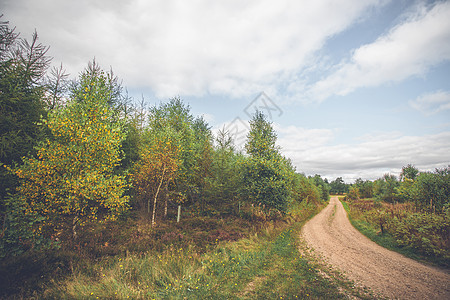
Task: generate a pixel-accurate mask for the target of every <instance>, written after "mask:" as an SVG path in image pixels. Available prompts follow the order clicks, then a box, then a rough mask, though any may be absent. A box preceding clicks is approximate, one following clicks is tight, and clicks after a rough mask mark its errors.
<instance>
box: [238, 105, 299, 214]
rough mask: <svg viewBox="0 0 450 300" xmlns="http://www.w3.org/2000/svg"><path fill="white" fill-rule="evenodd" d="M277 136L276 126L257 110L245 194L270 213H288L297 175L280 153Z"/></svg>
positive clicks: (249, 142)
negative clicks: (272, 210)
mask: <svg viewBox="0 0 450 300" xmlns="http://www.w3.org/2000/svg"><path fill="white" fill-rule="evenodd" d="M276 137H277V136H276V133H275V130H274V129H273V127H272V124H271V123H270V122H269V121H268V120H267V119H266V117H265V115H264V114H263V113H261V112H259V111H257V112H256V113H255V114H254V116H253V118H252V120H251V121H250V132H249V134H248V136H247V143H246V145H245V149H246V151H247V153H248V154H249V156H250V157H249V158H248V159H247V160H246V161H245V162H244V164H245V165H244V168H243V186H244V188H243V192H244V194H245V196H246V198H247V200H248V201H250V202H251V203H253V204H254V205H259V206H261V207H263V208H265V209H266V211H267V210H270V209H276V210H278V211H281V212H286V211H287V208H288V204H289V201H290V200H291V198H290V196H291V193H290V189H289V188H290V183H291V182H292V177H291V176H293V174H294V172H293V170H292V168H291V165H290V162H289V161H288V160H286V159H285V158H284V157H282V156H281V154H280V153H279V148H278V147H277V146H276V144H275V143H276Z"/></svg>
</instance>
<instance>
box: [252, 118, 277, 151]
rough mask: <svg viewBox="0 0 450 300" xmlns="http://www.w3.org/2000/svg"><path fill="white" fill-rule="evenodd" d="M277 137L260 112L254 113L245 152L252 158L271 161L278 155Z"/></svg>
mask: <svg viewBox="0 0 450 300" xmlns="http://www.w3.org/2000/svg"><path fill="white" fill-rule="evenodd" d="M276 140H277V135H276V133H275V130H273V128H272V124H271V123H270V122H269V121H267V119H266V116H265V115H264V114H263V113H262V112H261V111H256V112H255V114H254V115H253V118H252V120H251V121H250V132H249V133H248V136H247V143H246V144H245V150H246V151H247V153H248V154H249V155H251V156H252V157H257V158H265V159H271V158H273V157H274V156H275V155H276V154H277V153H278V147H276V146H275V142H276Z"/></svg>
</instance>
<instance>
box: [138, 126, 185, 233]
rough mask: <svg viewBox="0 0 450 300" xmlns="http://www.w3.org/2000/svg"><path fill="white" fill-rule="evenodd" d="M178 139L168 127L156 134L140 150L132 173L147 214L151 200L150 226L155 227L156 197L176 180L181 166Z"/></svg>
mask: <svg viewBox="0 0 450 300" xmlns="http://www.w3.org/2000/svg"><path fill="white" fill-rule="evenodd" d="M179 138H180V137H179V135H178V134H177V133H176V132H175V131H174V130H173V129H172V128H170V127H168V128H166V129H164V130H161V131H158V132H156V133H155V134H154V135H153V136H152V137H151V141H150V143H149V145H148V146H147V147H145V148H144V149H142V153H141V159H140V161H139V162H138V163H137V166H136V168H135V172H134V173H133V181H134V186H135V188H136V192H137V193H138V195H140V196H142V197H143V198H144V200H145V199H146V201H147V211H148V213H150V200H151V199H153V211H152V226H154V225H156V205H157V200H158V196H159V195H160V192H161V190H162V189H166V188H167V187H168V185H169V183H170V182H171V181H173V180H174V179H175V178H176V176H177V171H178V169H179V166H180V164H181V161H180V141H179Z"/></svg>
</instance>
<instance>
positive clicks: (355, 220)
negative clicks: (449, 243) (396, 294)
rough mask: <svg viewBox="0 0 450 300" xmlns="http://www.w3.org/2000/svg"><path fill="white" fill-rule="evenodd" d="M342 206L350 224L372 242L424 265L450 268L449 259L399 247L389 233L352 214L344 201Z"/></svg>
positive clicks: (410, 248)
mask: <svg viewBox="0 0 450 300" xmlns="http://www.w3.org/2000/svg"><path fill="white" fill-rule="evenodd" d="M342 205H343V206H344V209H345V210H346V211H347V215H348V218H349V220H350V223H351V224H352V225H353V226H354V227H355V228H356V229H357V230H358V231H359V232H361V233H362V234H363V235H365V236H366V237H368V238H369V239H370V240H372V241H373V242H375V243H377V244H378V245H380V246H382V247H384V248H386V249H389V250H391V251H395V252H397V253H400V254H402V255H404V256H406V257H409V258H411V259H414V260H417V261H420V262H424V263H428V264H431V265H435V266H439V267H444V268H449V267H450V264H449V261H448V259H443V258H437V257H430V256H425V255H422V254H421V253H419V252H418V251H417V250H416V249H414V248H412V247H407V246H406V247H405V246H402V245H399V243H398V242H397V240H396V239H395V237H393V236H392V235H391V234H389V233H388V232H384V233H381V232H380V230H379V228H378V227H377V226H376V225H373V224H371V223H369V222H367V221H366V220H364V218H363V217H362V216H361V215H359V214H357V213H352V211H351V210H350V208H349V205H348V203H346V202H344V201H342Z"/></svg>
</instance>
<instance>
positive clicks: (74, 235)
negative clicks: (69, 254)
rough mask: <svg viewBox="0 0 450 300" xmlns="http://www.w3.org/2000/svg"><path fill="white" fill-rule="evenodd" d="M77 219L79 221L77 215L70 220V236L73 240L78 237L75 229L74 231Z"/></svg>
mask: <svg viewBox="0 0 450 300" xmlns="http://www.w3.org/2000/svg"><path fill="white" fill-rule="evenodd" d="M78 221H79V219H78V216H75V217H74V218H73V221H72V238H73V240H74V241H75V240H76V239H77V237H78V234H77V231H76V229H77V224H78Z"/></svg>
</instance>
